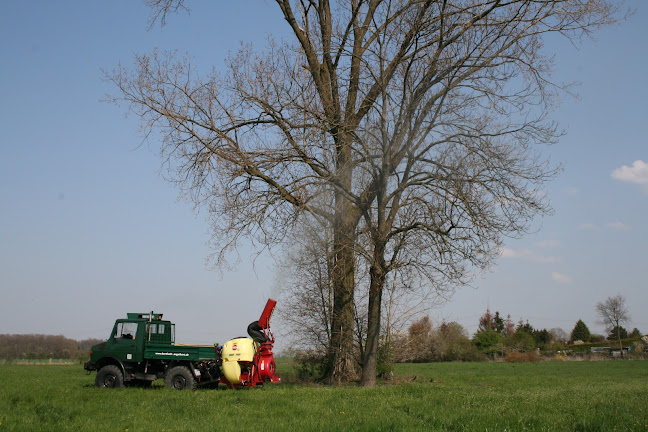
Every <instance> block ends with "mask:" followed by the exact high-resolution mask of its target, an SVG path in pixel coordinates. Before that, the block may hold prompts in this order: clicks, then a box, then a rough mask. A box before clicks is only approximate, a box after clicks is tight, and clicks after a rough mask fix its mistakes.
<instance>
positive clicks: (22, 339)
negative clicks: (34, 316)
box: [0, 334, 102, 359]
mask: <svg viewBox="0 0 648 432" xmlns="http://www.w3.org/2000/svg"><path fill="white" fill-rule="evenodd" d="M100 342H102V340H101V339H84V340H80V341H77V340H74V339H69V338H66V337H65V336H63V335H43V334H0V358H2V359H47V358H56V359H82V358H85V357H87V355H88V351H89V350H90V347H91V346H92V345H95V344H98V343H100Z"/></svg>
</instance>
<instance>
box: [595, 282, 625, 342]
mask: <svg viewBox="0 0 648 432" xmlns="http://www.w3.org/2000/svg"><path fill="white" fill-rule="evenodd" d="M596 312H597V313H598V315H599V320H598V323H599V324H602V325H604V326H605V328H606V330H607V331H608V332H612V331H613V330H615V329H616V332H617V340H618V341H619V349H620V350H621V353H622V354H623V343H622V342H621V324H624V323H626V322H628V321H630V312H629V311H628V307H627V306H626V299H625V297H623V296H622V295H621V294H617V295H615V296H612V297H608V298H606V299H605V301H602V302H598V303H596Z"/></svg>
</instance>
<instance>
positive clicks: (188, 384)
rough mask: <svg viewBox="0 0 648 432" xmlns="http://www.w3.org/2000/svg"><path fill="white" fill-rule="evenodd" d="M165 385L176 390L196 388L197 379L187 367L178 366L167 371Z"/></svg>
mask: <svg viewBox="0 0 648 432" xmlns="http://www.w3.org/2000/svg"><path fill="white" fill-rule="evenodd" d="M164 385H166V386H167V387H169V388H174V389H176V390H193V389H195V388H196V379H195V378H194V377H193V375H191V372H190V371H189V369H187V368H186V367H184V366H176V367H174V368H171V369H169V371H168V372H167V374H166V376H165V377H164Z"/></svg>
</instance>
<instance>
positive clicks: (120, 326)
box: [84, 299, 279, 390]
mask: <svg viewBox="0 0 648 432" xmlns="http://www.w3.org/2000/svg"><path fill="white" fill-rule="evenodd" d="M275 304H276V301H274V300H272V299H269V300H268V303H267V304H266V308H265V309H264V311H263V314H262V315H261V319H260V320H259V321H254V322H253V323H252V324H250V326H248V333H249V334H250V336H251V338H237V339H233V340H231V341H229V342H228V343H226V344H225V347H224V348H223V347H221V346H220V345H218V344H214V345H179V344H176V343H175V325H174V324H173V323H172V322H170V321H167V320H164V319H162V314H158V313H153V312H150V313H128V314H127V317H126V318H122V319H118V320H116V321H115V325H114V327H113V330H112V332H111V333H110V337H109V338H108V340H106V341H105V342H103V343H100V344H98V345H95V346H93V347H92V348H91V351H90V361H88V362H86V363H85V364H84V369H85V370H86V371H88V373H90V372H91V371H95V370H96V371H97V376H96V378H95V384H96V385H97V387H124V386H143V387H144V386H150V385H151V383H152V382H153V381H155V380H157V379H158V378H163V379H164V384H165V385H166V386H167V387H171V388H175V389H179V390H182V389H194V388H196V387H197V386H207V385H211V386H218V383H223V384H225V385H226V386H227V387H228V388H232V387H238V386H256V385H260V384H263V383H264V382H268V381H269V382H277V381H279V377H277V376H276V375H275V374H274V357H273V354H272V345H273V343H274V337H273V335H272V332H271V331H270V324H269V322H270V315H271V314H272V310H273V309H274V306H275ZM241 353H247V355H246V354H244V355H243V357H241ZM223 361H225V362H228V361H229V362H230V363H228V364H226V365H225V366H228V367H226V368H225V369H226V372H229V374H228V373H223Z"/></svg>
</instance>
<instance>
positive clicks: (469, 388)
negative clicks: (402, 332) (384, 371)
mask: <svg viewBox="0 0 648 432" xmlns="http://www.w3.org/2000/svg"><path fill="white" fill-rule="evenodd" d="M291 367H292V366H291V365H290V364H288V363H286V364H280V365H279V372H280V373H283V374H284V375H285V376H288V375H290V374H291V370H290V368H291ZM395 375H396V379H395V380H394V381H392V382H391V383H390V382H387V383H382V384H381V385H379V386H378V387H376V388H371V389H368V388H359V387H357V386H348V387H344V388H331V387H326V386H315V385H298V384H277V385H267V386H266V387H265V388H259V389H243V390H238V391H236V390H209V389H202V390H197V391H194V392H188V391H184V392H182V391H176V390H170V389H167V388H165V387H162V386H161V384H160V383H159V382H156V385H154V386H153V387H152V388H149V389H141V388H125V389H98V388H95V387H94V373H93V374H92V375H89V376H88V375H86V374H85V372H84V371H83V369H82V367H81V366H79V365H75V366H20V365H8V366H0V432H2V431H41V430H48V431H65V430H72V431H210V430H259V431H274V430H276V431H300V430H322V431H329V430H345V431H350V430H351V431H353V430H397V431H400V430H414V431H422V430H438V431H505V430H506V431H524V430H529V431H531V430H534V431H612V430H618V431H622V430H628V431H648V361H642V360H634V361H632V360H630V361H623V360H621V361H604V362H541V363H434V364H404V365H396V370H395Z"/></svg>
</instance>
